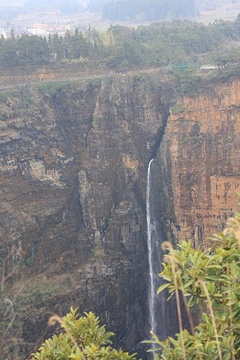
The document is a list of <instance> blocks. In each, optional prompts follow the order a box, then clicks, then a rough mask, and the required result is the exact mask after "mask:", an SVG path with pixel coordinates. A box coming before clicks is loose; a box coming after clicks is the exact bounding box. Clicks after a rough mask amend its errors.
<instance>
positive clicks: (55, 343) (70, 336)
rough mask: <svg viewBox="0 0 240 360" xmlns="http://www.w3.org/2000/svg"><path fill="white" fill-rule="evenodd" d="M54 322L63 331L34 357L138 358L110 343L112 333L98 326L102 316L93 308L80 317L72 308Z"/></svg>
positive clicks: (49, 359)
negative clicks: (114, 347) (97, 315)
mask: <svg viewBox="0 0 240 360" xmlns="http://www.w3.org/2000/svg"><path fill="white" fill-rule="evenodd" d="M55 323H59V324H60V325H61V328H62V329H63V330H64V332H62V333H60V334H59V335H53V337H52V338H51V339H48V340H46V341H45V343H44V344H43V345H42V346H41V347H40V348H39V351H38V352H36V353H35V354H33V355H32V358H31V360H67V359H74V360H88V359H89V360H90V359H91V360H94V359H99V360H100V359H109V360H110V359H112V360H114V359H116V360H117V359H119V360H130V359H135V355H129V354H128V353H127V352H124V351H122V350H116V349H113V348H112V347H111V346H110V345H111V340H110V338H111V337H112V336H113V333H111V332H106V330H105V326H99V319H98V317H96V316H95V315H94V314H93V313H92V312H89V313H85V315H84V316H82V317H78V314H77V309H73V308H71V309H70V312H69V313H68V314H67V315H66V316H64V317H63V318H60V317H58V316H53V317H52V318H51V319H50V324H51V325H54V324H55Z"/></svg>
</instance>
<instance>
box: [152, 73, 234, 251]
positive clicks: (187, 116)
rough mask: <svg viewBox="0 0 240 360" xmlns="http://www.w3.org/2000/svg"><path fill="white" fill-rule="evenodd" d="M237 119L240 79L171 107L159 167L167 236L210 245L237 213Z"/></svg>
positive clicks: (162, 215)
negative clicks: (213, 236) (211, 236)
mask: <svg viewBox="0 0 240 360" xmlns="http://www.w3.org/2000/svg"><path fill="white" fill-rule="evenodd" d="M239 119H240V90H239V80H236V81H233V82H231V83H224V84H218V85H216V87H215V89H214V92H213V93H212V94H203V95H201V96H199V97H197V98H184V99H181V100H179V101H178V102H177V104H175V105H174V106H173V107H172V109H171V115H170V117H169V119H168V122H167V128H166V132H165V136H164V139H163V141H162V143H161V146H160V149H159V152H158V166H156V167H158V174H159V175H158V176H159V177H160V181H159V179H158V182H159V194H160V195H159V200H158V201H159V202H160V203H161V204H162V205H159V206H160V208H161V209H160V211H161V217H162V220H163V224H164V228H165V232H166V236H170V237H173V238H174V239H175V241H179V240H180V241H181V239H191V241H193V244H195V245H206V244H207V243H208V241H209V240H208V237H209V236H210V235H211V234H213V233H217V232H219V231H221V230H222V229H223V227H224V226H225V224H226V220H227V219H228V218H229V217H230V216H231V215H232V214H233V211H234V210H237V209H238V203H239V197H238V196H237V192H239V190H240V121H239Z"/></svg>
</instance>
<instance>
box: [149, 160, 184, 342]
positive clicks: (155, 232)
mask: <svg viewBox="0 0 240 360" xmlns="http://www.w3.org/2000/svg"><path fill="white" fill-rule="evenodd" d="M156 165H157V164H156ZM156 170H157V166H155V165H154V159H152V160H151V161H150V162H149V165H148V174H147V191H146V192H147V195H146V207H147V209H146V210H147V211H146V212H147V237H148V263H149V289H148V294H149V296H148V301H149V323H150V324H149V325H150V330H151V331H152V332H153V333H154V334H156V335H158V337H159V339H160V340H165V339H166V338H167V337H168V336H174V335H175V334H176V333H177V332H178V331H179V329H178V320H177V310H176V303H175V297H174V296H173V297H172V298H171V300H170V301H168V296H169V294H168V292H167V290H166V289H165V290H164V291H162V292H161V293H160V294H159V295H157V289H158V287H159V286H161V285H162V284H163V280H162V279H161V278H160V277H159V276H158V275H159V273H161V271H162V263H163V256H164V254H163V250H162V248H161V244H162V242H163V241H164V240H166V239H165V238H164V235H163V232H162V224H161V222H162V220H161V217H162V216H163V214H162V211H161V210H160V207H159V202H160V201H161V199H160V197H159V193H158V191H159V190H158V188H157V186H156V185H157V184H156V182H158V181H159V175H158V173H157V172H156Z"/></svg>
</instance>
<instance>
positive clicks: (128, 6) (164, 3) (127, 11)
mask: <svg viewBox="0 0 240 360" xmlns="http://www.w3.org/2000/svg"><path fill="white" fill-rule="evenodd" d="M196 15H197V8H196V4H195V0H131V1H129V0H110V1H108V2H106V3H105V5H104V6H103V10H102V16H103V18H104V19H109V20H113V21H114V20H128V19H134V18H141V19H144V20H160V19H177V18H188V17H194V16H196Z"/></svg>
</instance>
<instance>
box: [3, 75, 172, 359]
mask: <svg viewBox="0 0 240 360" xmlns="http://www.w3.org/2000/svg"><path fill="white" fill-rule="evenodd" d="M171 96H172V93H171V87H170V85H163V82H161V79H160V77H159V78H156V77H155V75H154V76H151V75H145V76H142V75H141V76H140V75H129V76H126V75H125V74H124V75H122V76H116V77H115V78H113V77H109V78H107V79H102V80H100V79H98V80H88V81H85V82H84V81H82V82H81V83H67V84H66V83H62V84H61V83H58V84H57V85H56V84H55V83H52V84H51V83H48V84H42V85H41V86H40V87H37V86H33V85H32V86H22V87H20V88H18V89H9V90H8V91H7V92H3V93H2V94H1V105H0V109H1V115H0V126H1V132H0V144H1V146H0V182H1V188H0V194H1V205H0V223H1V228H0V239H1V249H0V254H1V259H2V260H4V261H3V262H2V267H4V268H5V270H6V275H7V276H8V277H7V280H6V288H7V293H6V296H7V297H8V298H10V299H12V298H14V299H15V300H14V304H15V310H16V312H17V314H18V318H19V320H20V322H21V323H22V324H23V325H22V333H21V336H22V338H23V340H24V342H27V343H37V342H38V341H39V340H42V338H43V336H47V335H49V333H50V330H49V331H47V332H46V329H47V325H46V324H47V319H48V317H49V314H51V313H53V312H57V313H58V314H60V315H61V314H63V313H65V312H66V311H67V310H68V309H69V307H70V306H78V307H79V310H80V312H82V311H84V310H85V311H88V310H93V311H94V312H96V313H97V314H98V315H100V317H101V320H102V321H103V322H104V323H107V326H108V329H111V330H112V331H114V332H115V333H116V338H115V342H116V343H117V344H118V346H122V347H123V348H125V349H129V350H131V351H133V350H134V349H135V350H136V348H138V345H137V344H138V343H139V342H140V341H141V340H143V339H144V338H146V336H147V335H146V324H147V322H148V320H147V318H148V315H147V312H148V310H147V288H148V285H147V280H148V264H147V242H146V237H147V234H146V219H145V212H146V210H145V194H146V172H147V166H148V161H149V159H150V157H151V156H152V152H154V151H155V149H156V146H157V144H158V139H159V136H161V134H162V132H163V128H164V125H165V121H166V119H167V116H168V104H169V101H170V98H171ZM14 294H17V295H16V296H15V295H14ZM31 350H32V346H29V347H28V346H26V347H25V348H23V350H22V351H23V352H25V353H28V352H29V351H31Z"/></svg>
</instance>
